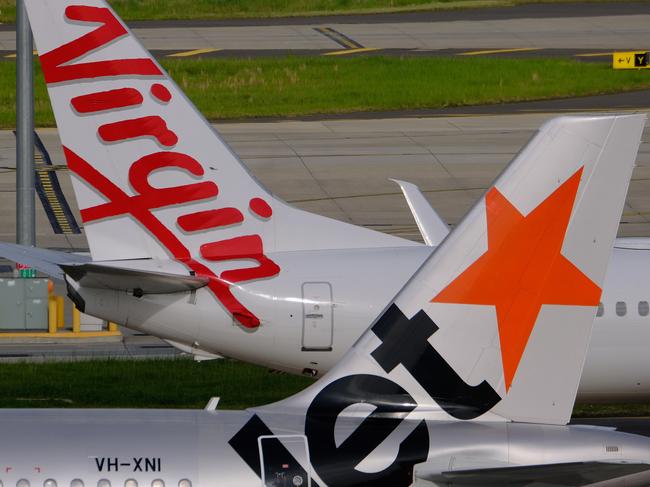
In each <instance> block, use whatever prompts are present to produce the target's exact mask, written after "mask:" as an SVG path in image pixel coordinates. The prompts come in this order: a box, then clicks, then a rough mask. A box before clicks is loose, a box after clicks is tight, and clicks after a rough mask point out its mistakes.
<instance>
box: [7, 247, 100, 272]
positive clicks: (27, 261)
mask: <svg viewBox="0 0 650 487" xmlns="http://www.w3.org/2000/svg"><path fill="white" fill-rule="evenodd" d="M0 257H3V258H5V259H8V260H11V261H14V262H18V263H20V264H24V265H27V266H29V267H31V268H33V269H36V270H37V271H39V272H42V273H43V274H47V275H48V276H50V277H52V278H54V279H60V280H63V278H64V275H63V271H62V270H61V267H59V265H60V264H73V265H74V264H77V265H78V264H83V263H86V262H89V261H90V260H91V259H90V257H87V256H84V255H79V254H72V253H69V252H59V251H56V250H46V249H39V248H37V247H29V246H27V245H18V244H11V243H6V242H0Z"/></svg>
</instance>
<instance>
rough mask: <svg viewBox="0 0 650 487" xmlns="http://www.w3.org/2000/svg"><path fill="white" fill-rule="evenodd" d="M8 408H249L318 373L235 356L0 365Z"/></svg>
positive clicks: (2, 403)
mask: <svg viewBox="0 0 650 487" xmlns="http://www.w3.org/2000/svg"><path fill="white" fill-rule="evenodd" d="M0 371H2V373H1V374H0V390H2V395H0V407H3V408H9V407H11V408H14V407H18V408H24V407H30V408H32V407H35V408H49V407H59V408H118V407H119V408H132V407H137V408H203V407H204V406H205V405H206V404H207V401H208V399H210V397H212V396H220V397H221V400H220V402H219V407H220V408H223V409H244V408H247V407H251V406H256V405H261V404H267V403H269V402H274V401H277V400H280V399H283V398H285V397H287V396H290V395H291V394H294V393H295V392H298V391H299V390H301V389H303V388H305V387H306V386H307V385H309V384H310V383H311V382H312V381H313V379H309V378H306V377H300V376H293V375H288V374H278V373H271V372H270V371H269V370H268V369H265V368H263V367H257V366H255V365H249V364H244V363H240V362H236V361H233V360H213V361H207V362H200V363H199V362H194V361H192V360H189V359H176V360H97V361H82V362H55V363H12V364H6V363H5V364H1V365H0Z"/></svg>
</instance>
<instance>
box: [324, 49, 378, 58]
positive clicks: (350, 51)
mask: <svg viewBox="0 0 650 487" xmlns="http://www.w3.org/2000/svg"><path fill="white" fill-rule="evenodd" d="M380 49H381V47H358V48H356V49H343V50H342V51H331V52H326V53H323V56H342V55H344V54H356V53H358V52H371V51H379V50H380Z"/></svg>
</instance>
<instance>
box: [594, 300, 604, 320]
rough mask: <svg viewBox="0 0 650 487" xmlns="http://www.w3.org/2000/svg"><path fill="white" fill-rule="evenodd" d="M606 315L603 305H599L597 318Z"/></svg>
mask: <svg viewBox="0 0 650 487" xmlns="http://www.w3.org/2000/svg"><path fill="white" fill-rule="evenodd" d="M604 314H605V307H604V306H603V303H598V311H596V316H598V317H599V318H600V317H601V316H603V315H604Z"/></svg>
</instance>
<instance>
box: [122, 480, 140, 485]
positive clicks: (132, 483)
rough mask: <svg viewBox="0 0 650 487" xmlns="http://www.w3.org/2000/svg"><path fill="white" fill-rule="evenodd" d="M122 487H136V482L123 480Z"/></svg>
mask: <svg viewBox="0 0 650 487" xmlns="http://www.w3.org/2000/svg"><path fill="white" fill-rule="evenodd" d="M124 487H138V481H137V480H135V479H128V480H125V481H124Z"/></svg>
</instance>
